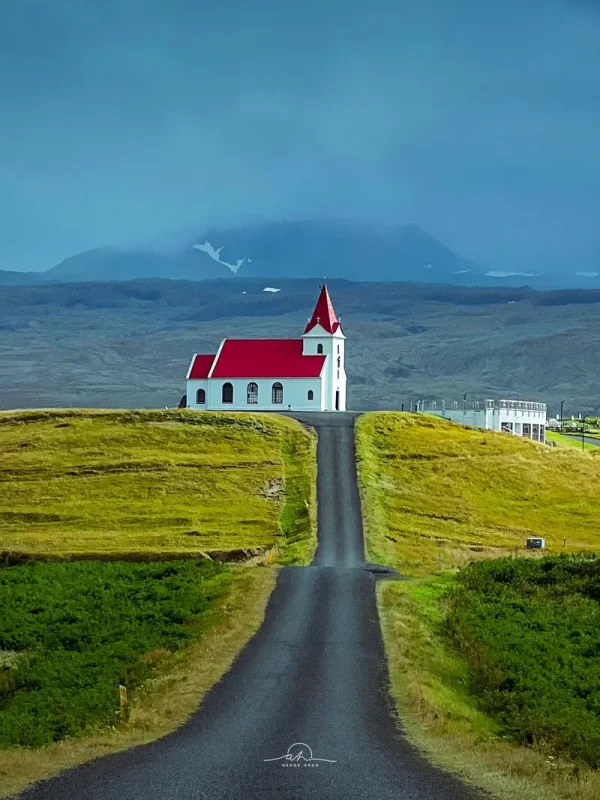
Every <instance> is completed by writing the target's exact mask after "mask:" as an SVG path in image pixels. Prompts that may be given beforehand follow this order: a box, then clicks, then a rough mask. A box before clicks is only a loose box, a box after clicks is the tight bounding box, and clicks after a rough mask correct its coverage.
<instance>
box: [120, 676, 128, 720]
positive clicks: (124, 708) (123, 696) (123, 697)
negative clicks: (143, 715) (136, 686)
mask: <svg viewBox="0 0 600 800" xmlns="http://www.w3.org/2000/svg"><path fill="white" fill-rule="evenodd" d="M119 705H120V707H121V719H125V720H127V719H129V705H128V703H127V688H126V687H125V686H123V684H122V683H120V684H119Z"/></svg>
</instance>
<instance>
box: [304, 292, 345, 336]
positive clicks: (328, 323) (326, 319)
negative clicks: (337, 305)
mask: <svg viewBox="0 0 600 800" xmlns="http://www.w3.org/2000/svg"><path fill="white" fill-rule="evenodd" d="M315 325H320V326H321V327H322V328H325V330H326V331H327V332H328V333H335V332H336V331H337V329H338V328H339V327H340V323H339V321H338V318H337V317H336V315H335V311H334V308H333V303H332V302H331V298H330V297H329V292H328V291H327V286H321V294H320V295H319V299H318V300H317V305H316V306H315V310H314V311H313V315H312V317H311V318H310V320H309V321H308V325H307V326H306V328H305V329H304V333H308V332H309V331H311V330H312V329H313V328H314V327H315Z"/></svg>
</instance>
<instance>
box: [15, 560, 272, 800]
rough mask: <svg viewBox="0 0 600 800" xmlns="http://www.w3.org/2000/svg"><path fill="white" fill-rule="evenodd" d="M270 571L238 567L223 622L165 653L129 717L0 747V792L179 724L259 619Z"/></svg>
mask: <svg viewBox="0 0 600 800" xmlns="http://www.w3.org/2000/svg"><path fill="white" fill-rule="evenodd" d="M275 576H276V572H275V570H272V569H268V568H254V569H243V568H239V572H238V575H237V580H235V581H234V582H233V584H232V588H231V592H230V593H229V595H228V597H227V599H226V601H225V610H226V616H225V622H223V623H222V624H220V625H219V626H218V627H217V628H213V629H212V630H211V631H208V632H207V633H206V634H205V635H204V636H203V638H202V640H201V641H200V642H198V643H197V644H194V645H191V646H190V647H188V648H186V649H185V650H183V651H181V652H180V653H177V654H175V655H174V656H171V658H170V660H169V662H168V664H167V665H166V667H165V670H164V672H163V673H162V675H161V676H159V677H157V678H155V679H153V680H152V681H150V682H148V684H146V685H145V686H144V687H142V688H141V689H140V690H139V692H138V693H137V694H136V695H134V696H133V697H131V698H130V701H131V715H130V719H129V721H128V722H127V723H121V725H120V726H119V728H118V729H110V730H106V731H104V732H103V733H100V734H96V735H94V736H89V737H82V738H77V739H70V740H66V741H63V742H58V743H56V744H52V745H49V746H48V747H43V748H37V749H35V750H33V749H32V750H28V749H25V748H15V749H11V750H0V797H9V796H12V795H13V794H15V793H16V792H19V791H21V790H23V789H24V788H25V786H27V785H28V784H30V783H33V782H34V781H38V780H41V779H42V778H47V777H50V776H51V775H55V774H57V773H58V772H61V771H63V770H65V769H68V768H70V767H74V766H76V765H77V764H81V763H83V762H85V761H90V760H91V759H93V758H98V757H99V756H103V755H107V754H108V753H114V752H117V751H119V750H126V749H128V748H130V747H135V746H137V745H140V744H145V743H147V742H150V741H153V740H154V739H157V738H160V737H162V736H165V735H166V734H168V733H169V732H170V731H172V730H174V729H175V728H177V727H179V726H180V725H182V724H183V723H184V722H185V720H186V719H187V718H188V717H189V716H190V714H192V713H193V712H194V711H195V710H196V708H197V707H198V704H199V703H200V701H201V700H202V697H203V696H204V694H205V693H206V692H207V691H208V690H209V689H210V688H211V687H212V686H213V685H214V684H215V683H216V682H217V681H218V680H219V678H220V677H221V676H222V675H223V673H224V672H226V671H227V670H228V669H229V667H230V666H231V664H232V663H233V660H234V658H235V657H236V655H237V654H238V652H239V651H240V650H241V648H242V647H244V645H245V644H246V643H247V642H248V640H249V639H250V637H251V636H252V635H253V634H254V633H255V632H256V630H257V629H258V627H259V626H260V624H261V623H262V621H263V619H264V612H265V607H266V604H267V600H268V598H269V595H270V594H271V591H272V589H273V586H274V583H275ZM124 800H125V798H124Z"/></svg>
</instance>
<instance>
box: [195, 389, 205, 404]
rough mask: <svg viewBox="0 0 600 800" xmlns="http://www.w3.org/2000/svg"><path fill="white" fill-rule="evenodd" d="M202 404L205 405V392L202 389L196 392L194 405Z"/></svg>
mask: <svg viewBox="0 0 600 800" xmlns="http://www.w3.org/2000/svg"><path fill="white" fill-rule="evenodd" d="M202 403H206V392H205V391H204V389H198V391H197V392H196V404H197V405H202Z"/></svg>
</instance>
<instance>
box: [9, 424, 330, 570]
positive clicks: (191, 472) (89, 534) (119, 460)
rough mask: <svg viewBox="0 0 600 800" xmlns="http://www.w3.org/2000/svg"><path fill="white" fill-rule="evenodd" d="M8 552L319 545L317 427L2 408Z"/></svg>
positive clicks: (295, 552) (297, 554) (127, 552)
mask: <svg viewBox="0 0 600 800" xmlns="http://www.w3.org/2000/svg"><path fill="white" fill-rule="evenodd" d="M0 451H1V452H2V464H1V465H0V542H1V548H2V551H3V552H4V553H8V554H11V555H14V554H27V555H35V556H49V557H65V556H75V557H102V558H106V557H111V558H121V557H126V558H137V557H155V558H171V557H181V556H194V555H196V556H198V555H203V554H209V555H210V554H212V555H213V556H215V555H216V556H218V557H224V558H228V557H231V556H235V555H236V553H237V554H238V555H239V554H240V553H241V551H243V550H266V549H269V548H274V547H277V548H278V550H279V551H280V553H281V556H282V558H283V559H284V560H286V559H287V560H290V559H292V558H299V559H300V560H302V559H306V558H308V557H309V556H310V554H311V552H312V550H313V549H314V545H315V541H316V540H315V533H314V529H313V528H314V526H313V520H312V518H311V514H310V511H309V509H310V507H311V504H312V502H313V499H314V498H313V491H314V489H313V483H314V475H315V465H314V437H312V436H311V435H310V434H309V433H308V432H307V431H306V430H305V429H304V428H302V427H301V426H300V425H299V424H298V423H296V422H295V421H294V420H290V419H287V418H285V417H278V416H275V415H262V416H261V415H252V414H238V415H235V414H209V413H196V412H189V411H114V412H113V411H35V412H22V413H3V414H0Z"/></svg>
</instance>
